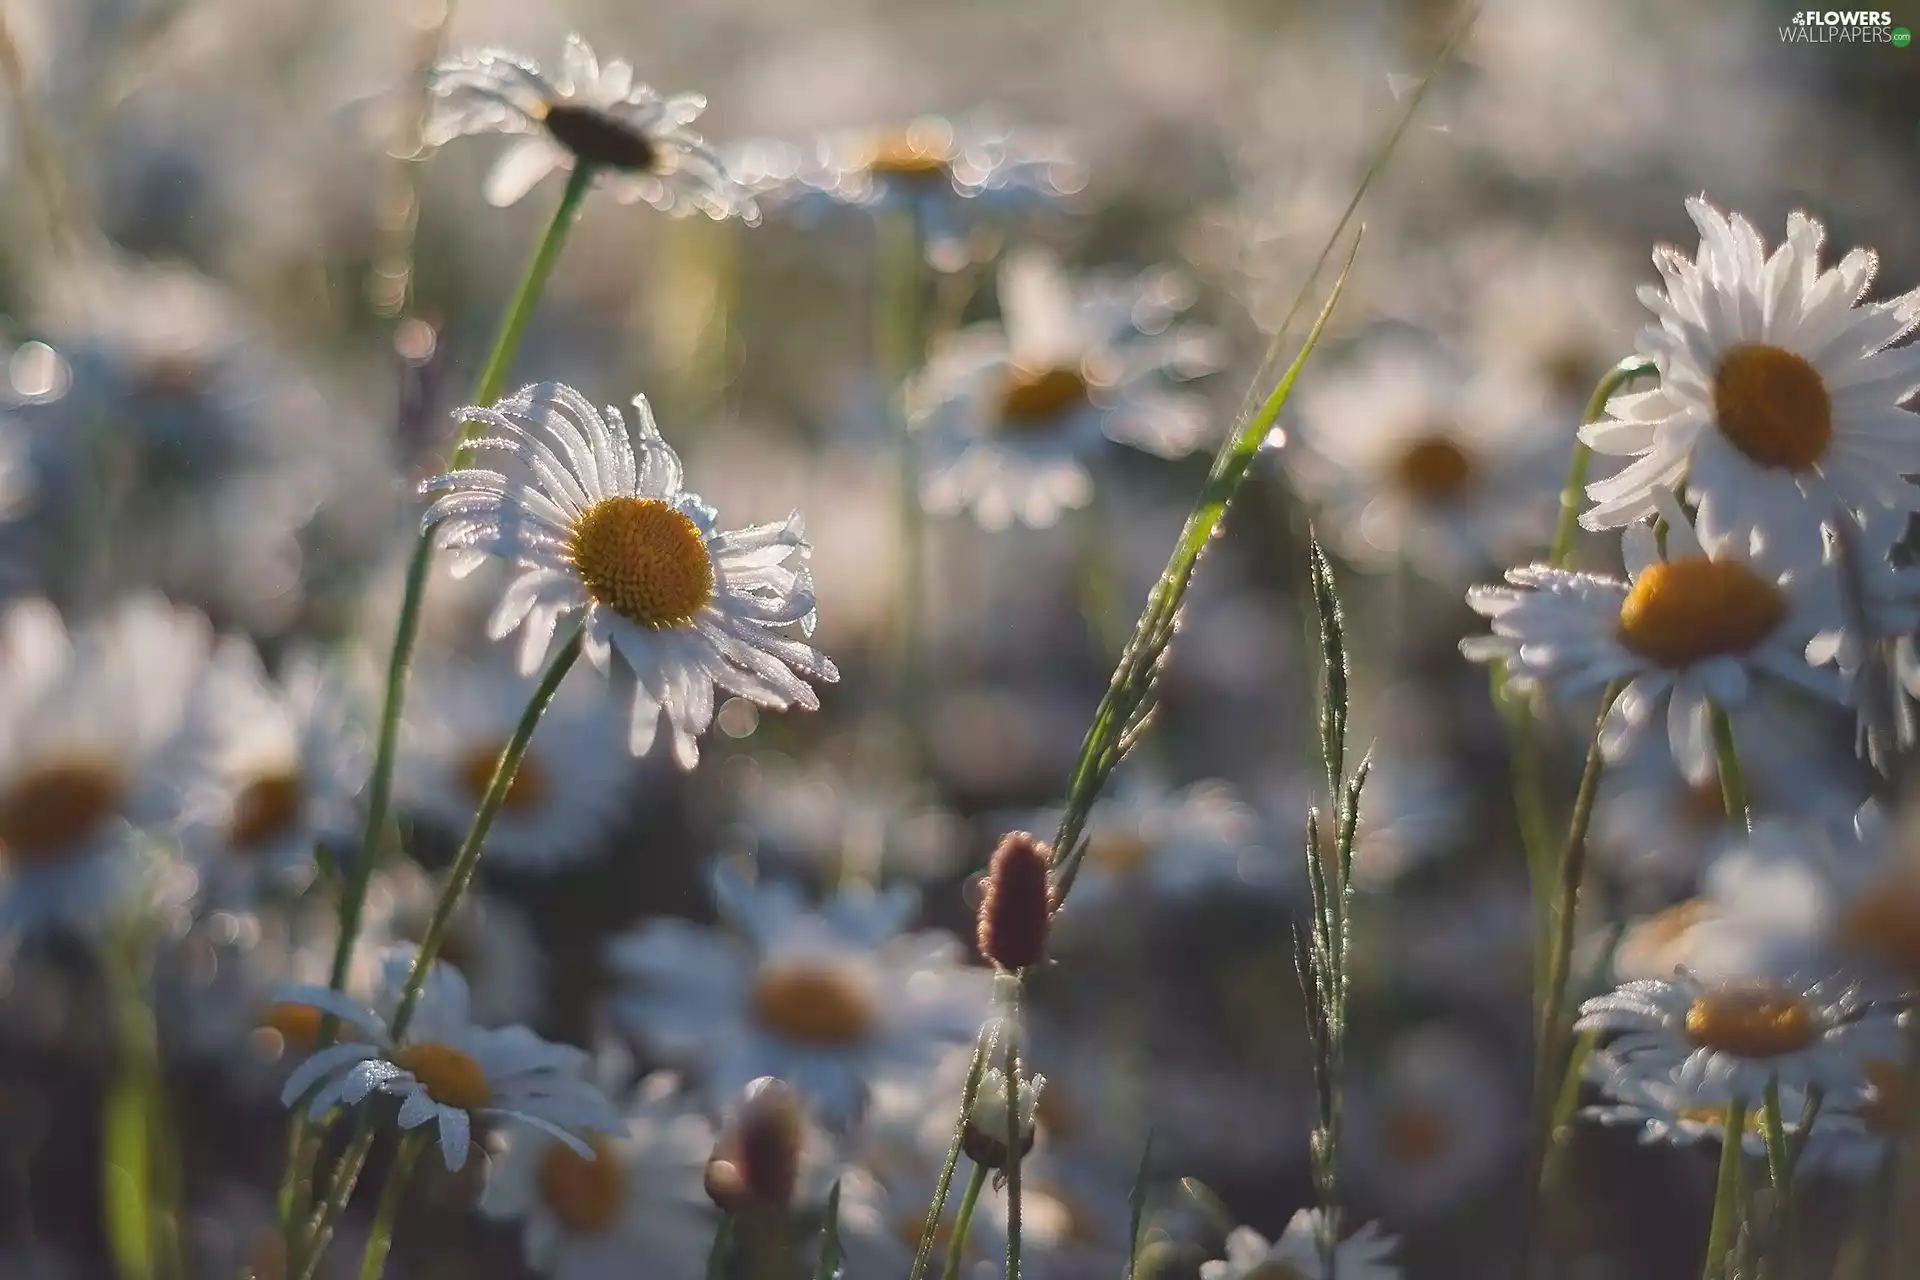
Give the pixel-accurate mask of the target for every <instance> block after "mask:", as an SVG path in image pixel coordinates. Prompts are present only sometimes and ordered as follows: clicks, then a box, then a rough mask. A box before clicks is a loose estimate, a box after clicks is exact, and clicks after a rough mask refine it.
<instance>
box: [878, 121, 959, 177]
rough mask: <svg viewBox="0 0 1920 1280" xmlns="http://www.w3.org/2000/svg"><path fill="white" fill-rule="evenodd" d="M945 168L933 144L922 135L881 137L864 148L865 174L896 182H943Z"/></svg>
mask: <svg viewBox="0 0 1920 1280" xmlns="http://www.w3.org/2000/svg"><path fill="white" fill-rule="evenodd" d="M948 167H949V166H948V164H947V161H946V158H945V157H944V156H942V155H941V154H940V148H939V147H938V146H937V145H936V144H935V140H934V139H933V138H932V137H930V136H928V135H926V134H925V133H924V132H922V131H918V130H914V129H906V130H902V131H900V132H895V133H883V134H880V135H878V136H877V137H875V138H874V139H873V140H872V142H870V143H869V144H868V146H867V170H868V172H870V173H877V174H883V175H887V176H890V177H896V178H936V177H938V178H944V177H946V176H947V172H948Z"/></svg>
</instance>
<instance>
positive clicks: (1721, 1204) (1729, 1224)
mask: <svg viewBox="0 0 1920 1280" xmlns="http://www.w3.org/2000/svg"><path fill="white" fill-rule="evenodd" d="M1746 1132H1747V1104H1746V1102H1745V1101H1744V1100H1742V1099H1740V1098H1735V1099H1734V1100H1733V1101H1731V1102H1729V1103H1728V1104H1727V1116H1726V1121H1725V1123H1724V1125H1723V1127H1722V1128H1721V1130H1720V1176H1719V1177H1718V1178H1717V1179H1716V1180H1715V1182H1714V1188H1713V1225H1712V1226H1710V1227H1709V1228H1708V1229H1707V1258H1706V1262H1705V1263H1704V1264H1703V1265H1702V1267H1701V1269H1700V1277H1701V1280H1720V1276H1721V1274H1722V1273H1723V1272H1724V1271H1725V1270H1726V1267H1727V1253H1728V1251H1729V1250H1731V1249H1732V1247H1733V1235H1734V1228H1735V1226H1736V1225H1737V1224H1736V1222H1735V1219H1736V1218H1738V1217H1739V1216H1740V1149H1741V1146H1742V1144H1743V1143H1744V1142H1745V1140H1746Z"/></svg>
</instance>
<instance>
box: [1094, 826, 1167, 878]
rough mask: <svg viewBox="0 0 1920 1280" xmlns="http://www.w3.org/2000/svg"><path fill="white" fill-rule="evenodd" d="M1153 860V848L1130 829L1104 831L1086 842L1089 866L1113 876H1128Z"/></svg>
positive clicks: (1136, 832)
mask: <svg viewBox="0 0 1920 1280" xmlns="http://www.w3.org/2000/svg"><path fill="white" fill-rule="evenodd" d="M1152 860H1153V846H1152V845H1151V844H1149V843H1148V842H1147V838H1146V837H1145V836H1143V835H1141V834H1140V833H1139V832H1138V831H1136V830H1134V829H1132V828H1130V827H1129V828H1126V829H1124V830H1111V829H1110V830H1105V831H1101V832H1099V833H1097V834H1096V835H1094V836H1092V837H1091V838H1090V839H1089V840H1088V841H1087V862H1088V864H1089V865H1090V866H1095V867H1098V868H1099V869H1100V870H1102V871H1107V872H1111V873H1112V874H1114V875H1120V876H1130V875H1133V874H1134V873H1135V872H1137V871H1139V870H1140V869H1141V868H1142V867H1144V866H1146V865H1147V863H1149V862H1151V861H1152Z"/></svg>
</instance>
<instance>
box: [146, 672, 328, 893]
mask: <svg viewBox="0 0 1920 1280" xmlns="http://www.w3.org/2000/svg"><path fill="white" fill-rule="evenodd" d="M353 710H354V708H353V702H352V699H351V697H350V696H349V694H348V691H347V689H346V688H345V686H344V684H343V682H342V681H341V680H340V679H339V678H338V674H337V672H335V671H334V670H333V669H332V668H330V667H328V666H326V665H324V664H323V663H322V662H320V661H319V660H318V659H317V658H315V657H313V656H311V655H295V656H293V657H291V658H289V659H288V661H287V663H286V665H285V670H284V671H283V673H282V675H281V678H280V679H278V680H275V679H273V678H271V677H269V676H268V675H267V673H266V670H265V668H264V667H262V666H261V664H260V658H259V655H258V654H257V653H256V652H255V651H254V649H253V646H251V645H249V644H246V643H245V642H242V641H231V642H227V643H224V644H222V645H221V647H220V649H219V651H218V652H217V653H216V654H215V657H214V661H213V663H212V665H211V666H210V667H209V668H208V671H207V675H206V678H205V685H204V686H203V694H202V696H201V698H200V699H198V702H197V705H196V708H195V712H194V715H193V718H192V721H191V723H190V725H189V728H188V732H189V733H190V734H191V735H192V737H193V739H194V741H196V742H197V743H202V744H204V745H203V746H201V747H200V748H199V750H197V751H196V752H195V755H196V757H197V763H198V764H200V766H201V767H200V769H199V771H198V773H197V775H196V776H194V777H192V778H190V779H189V780H188V781H187V782H186V784H185V786H186V791H185V794H184V796H183V797H182V801H181V804H182V815H183V830H182V835H181V842H182V847H183V848H184V850H185V852H186V853H187V855H188V856H189V857H190V858H191V859H192V860H193V862H194V864H195V866H196V867H197V868H198V870H199V872H200V888H201V892H202V895H203V897H204V898H205V899H206V900H207V901H208V902H210V903H216V904H218V905H221V906H245V905H247V904H248V903H250V902H252V901H253V900H254V899H255V898H257V897H258V896H260V895H261V894H262V893H263V892H264V893H273V892H286V891H298V890H299V889H301V888H303V887H304V886H305V885H306V884H307V883H308V882H309V881H310V880H311V879H312V877H313V874H314V870H315V861H314V855H315V850H316V848H317V847H318V846H319V845H321V844H323V843H329V842H333V843H336V844H337V843H338V842H340V841H343V840H345V839H347V838H350V837H351V836H353V835H354V834H355V832H356V830H357V827H358V817H357V805H356V803H355V801H356V799H357V798H358V796H359V794H360V788H361V786H362V784H363V783H364V782H365V780H366V741H365V736H364V735H363V734H362V733H361V731H360V726H359V724H358V723H357V721H356V720H355V718H354V715H353ZM336 851H337V850H336Z"/></svg>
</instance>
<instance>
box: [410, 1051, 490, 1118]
mask: <svg viewBox="0 0 1920 1280" xmlns="http://www.w3.org/2000/svg"><path fill="white" fill-rule="evenodd" d="M393 1060H394V1062H395V1063H396V1064H398V1065H399V1066H401V1067H404V1068H405V1069H406V1070H408V1071H409V1072H411V1073H412V1074H413V1078H414V1079H415V1080H418V1081H419V1082H420V1085H421V1087H422V1088H424V1089H425V1090H426V1091H427V1096H428V1097H429V1098H432V1099H433V1100H434V1101H435V1102H437V1103H439V1104H440V1105H441V1106H443V1107H458V1108H459V1109H460V1110H462V1111H473V1110H476V1109H478V1108H480V1107H484V1106H486V1105H487V1102H488V1101H489V1100H490V1099H491V1098H492V1097H493V1088H492V1086H491V1085H489V1084H488V1083H487V1073H486V1072H485V1071H482V1070H481V1069H480V1064H479V1063H477V1062H475V1061H474V1060H473V1059H472V1058H470V1057H468V1056H467V1055H466V1054H464V1053H462V1052H461V1051H460V1050H458V1049H456V1048H454V1047H453V1046H452V1045H450V1044H438V1043H435V1042H434V1041H431V1040H428V1041H423V1042H422V1043H420V1044H410V1045H407V1046H406V1047H405V1048H403V1049H401V1050H400V1051H399V1052H397V1053H395V1054H394V1055H393Z"/></svg>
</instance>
